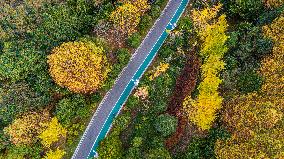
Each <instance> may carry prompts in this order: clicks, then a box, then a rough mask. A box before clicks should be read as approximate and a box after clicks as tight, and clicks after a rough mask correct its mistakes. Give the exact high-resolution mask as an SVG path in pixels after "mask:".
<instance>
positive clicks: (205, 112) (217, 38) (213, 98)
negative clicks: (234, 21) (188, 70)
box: [183, 5, 228, 130]
mask: <svg viewBox="0 0 284 159" xmlns="http://www.w3.org/2000/svg"><path fill="white" fill-rule="evenodd" d="M220 8H221V5H217V6H215V7H213V8H205V9H204V10H201V11H199V10H194V11H193V13H192V19H193V22H194V25H195V27H196V28H197V34H198V36H199V38H200V40H201V42H202V46H201V50H200V53H199V54H200V55H201V56H202V58H203V59H204V62H203V65H202V66H201V80H202V81H201V83H200V84H199V86H198V91H199V94H198V96H197V98H196V99H192V98H191V97H190V96H188V97H187V98H186V99H185V101H184V103H183V105H184V108H185V111H186V112H187V114H188V118H189V120H190V121H192V122H193V123H195V124H196V125H197V126H198V127H199V128H200V129H202V130H207V129H209V128H210V127H211V125H212V122H213V121H214V120H215V118H216V112H217V111H218V110H219V109H220V108H221V105H222V101H223V98H222V97H221V96H219V92H218V88H219V85H220V84H221V82H222V80H221V79H220V78H219V72H220V71H222V70H223V69H224V65H225V63H224V62H223V60H222V58H223V55H224V53H225V52H226V51H227V47H226V45H225V42H226V40H227V39H228V36H227V35H226V34H225V33H226V30H227V21H226V19H225V18H226V16H225V15H224V14H223V15H221V16H220V17H218V18H217V13H218V11H219V9H220Z"/></svg>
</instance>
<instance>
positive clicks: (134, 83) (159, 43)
mask: <svg viewBox="0 0 284 159" xmlns="http://www.w3.org/2000/svg"><path fill="white" fill-rule="evenodd" d="M188 2H189V0H181V2H180V4H179V6H178V8H177V9H176V11H175V13H174V14H173V16H172V17H171V20H170V21H169V22H168V23H167V25H166V27H165V28H164V31H163V32H162V34H161V35H160V36H159V38H158V40H157V41H156V42H155V44H154V45H153V47H152V48H151V50H150V52H149V53H148V55H147V56H146V58H145V59H144V60H143V62H142V63H141V64H140V66H139V67H138V69H137V70H136V72H135V73H134V75H133V76H132V78H131V80H130V81H129V82H128V83H127V85H126V87H125V88H124V90H123V91H122V93H121V94H120V96H119V98H118V100H117V101H116V103H115V104H114V105H113V107H112V109H111V111H110V113H109V114H108V116H107V118H106V120H105V121H104V124H103V126H102V127H101V129H100V130H99V133H98V136H97V137H96V139H95V141H94V143H93V145H92V148H91V150H90V152H89V154H88V157H87V158H93V157H94V156H97V155H98V154H97V153H96V149H97V148H98V146H99V143H100V141H101V140H103V139H104V138H105V136H106V135H107V133H108V131H109V130H110V128H111V126H112V122H113V120H114V118H115V117H116V116H117V115H118V114H119V112H120V110H121V109H122V106H123V105H124V103H125V102H126V101H127V99H128V97H129V95H130V94H131V92H132V91H133V89H134V88H135V87H136V86H137V85H138V82H139V80H140V78H141V77H142V75H143V74H144V72H145V71H146V70H147V68H148V67H149V65H150V64H151V62H152V61H153V59H154V58H155V56H156V55H157V52H158V50H159V49H160V48H161V46H162V45H163V43H164V41H165V40H166V38H167V37H168V35H169V32H170V31H171V30H173V29H174V27H175V26H176V23H177V22H178V20H179V18H180V17H181V15H182V13H183V12H184V10H185V8H186V6H187V4H188ZM102 102H105V101H102ZM83 138H84V137H83ZM81 140H82V139H81ZM82 144H83V143H82V142H80V144H79V145H78V147H77V149H78V148H79V146H83V147H84V145H82ZM75 153H77V152H76V151H75ZM75 153H74V155H73V157H72V159H73V158H74V159H75V158H78V157H76V154H75Z"/></svg>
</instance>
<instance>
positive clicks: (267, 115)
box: [215, 15, 284, 159]
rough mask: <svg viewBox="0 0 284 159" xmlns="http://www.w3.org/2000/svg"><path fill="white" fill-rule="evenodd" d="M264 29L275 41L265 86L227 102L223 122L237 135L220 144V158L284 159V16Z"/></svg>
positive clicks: (264, 65)
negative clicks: (257, 91) (255, 91)
mask: <svg viewBox="0 0 284 159" xmlns="http://www.w3.org/2000/svg"><path fill="white" fill-rule="evenodd" d="M263 29H264V33H265V35H266V36H268V37H270V38H272V39H273V40H274V42H275V44H274V48H273V53H272V54H271V55H268V56H267V57H265V58H264V59H263V60H262V63H261V68H260V70H259V72H260V73H261V74H262V75H263V77H264V83H263V85H262V87H261V90H260V92H259V93H249V94H248V95H246V96H240V97H235V98H234V99H231V100H230V101H228V102H226V106H225V111H224V113H223V121H224V122H225V123H226V125H227V127H228V129H229V130H230V131H231V133H232V135H233V136H232V138H231V139H229V140H227V141H222V140H219V141H218V142H217V143H216V150H215V151H216V154H217V156H218V158H224V159H225V158H283V151H284V146H283V143H284V136H283V133H282V132H283V130H284V127H283V126H284V124H283V113H284V107H283V106H284V105H283V103H284V98H283V93H284V92H283V90H284V89H283V88H284V81H283V77H284V74H283V70H284V68H283V62H284V61H283V60H284V58H283V55H284V51H283V35H284V32H283V15H282V16H280V17H279V18H277V19H276V20H275V21H274V22H273V23H272V24H271V25H270V26H265V27H264V28H263ZM268 147H269V148H268Z"/></svg>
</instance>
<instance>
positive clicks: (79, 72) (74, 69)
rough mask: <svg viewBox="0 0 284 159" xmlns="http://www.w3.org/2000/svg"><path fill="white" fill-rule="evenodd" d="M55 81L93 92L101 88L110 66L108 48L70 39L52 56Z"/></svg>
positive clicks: (50, 63) (54, 51) (55, 49)
mask: <svg viewBox="0 0 284 159" xmlns="http://www.w3.org/2000/svg"><path fill="white" fill-rule="evenodd" d="M48 64H49V66H50V68H49V72H50V74H51V76H52V77H53V79H54V81H55V82H56V83H57V84H58V85H60V86H62V87H67V88H68V89H70V90H71V91H73V92H76V93H91V92H94V91H96V90H97V89H98V88H100V87H101V86H102V84H103V82H104V81H105V80H106V78H107V74H108V72H109V71H110V66H109V64H108V62H107V59H106V55H105V53H104V49H103V48H102V47H99V46H96V45H95V44H94V43H92V42H82V41H79V42H66V43H63V44H62V45H60V46H58V47H56V48H54V49H53V50H52V52H51V54H50V55H49V56H48Z"/></svg>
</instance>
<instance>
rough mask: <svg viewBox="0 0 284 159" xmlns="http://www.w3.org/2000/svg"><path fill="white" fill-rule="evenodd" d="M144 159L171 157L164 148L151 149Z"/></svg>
mask: <svg viewBox="0 0 284 159" xmlns="http://www.w3.org/2000/svg"><path fill="white" fill-rule="evenodd" d="M145 159H171V155H170V153H169V152H168V150H166V149H165V148H157V149H151V150H149V152H148V153H147V154H146V156H145Z"/></svg>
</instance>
